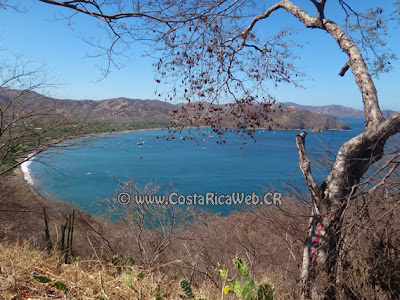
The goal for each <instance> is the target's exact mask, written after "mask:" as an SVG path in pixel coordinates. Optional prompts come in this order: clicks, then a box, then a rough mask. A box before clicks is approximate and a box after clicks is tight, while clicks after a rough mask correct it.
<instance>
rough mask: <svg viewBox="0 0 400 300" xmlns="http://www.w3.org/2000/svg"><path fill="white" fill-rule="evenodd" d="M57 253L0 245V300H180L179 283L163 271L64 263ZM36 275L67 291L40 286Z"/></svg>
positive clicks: (85, 262)
mask: <svg viewBox="0 0 400 300" xmlns="http://www.w3.org/2000/svg"><path fill="white" fill-rule="evenodd" d="M62 260H63V259H62V257H60V256H59V255H57V254H56V253H54V254H52V255H50V256H49V255H46V254H45V253H44V252H43V251H40V250H37V249H32V248H31V247H30V246H29V245H28V244H26V243H24V244H18V243H17V244H14V245H6V244H0V261H1V264H0V298H1V299H47V297H52V298H53V299H54V298H56V299H57V298H62V299H73V298H78V299H105V298H104V297H103V292H102V287H101V282H100V276H101V278H102V279H103V282H104V291H105V292H106V294H107V295H108V297H110V299H140V298H143V299H155V298H156V297H157V296H161V297H163V299H177V298H179V293H181V291H180V288H179V281H176V282H171V281H169V279H168V278H167V277H166V276H165V275H162V274H161V273H160V272H145V271H143V270H141V269H140V268H139V267H136V266H115V265H113V264H110V263H109V264H106V263H104V262H101V261H96V260H80V259H79V258H78V259H76V260H74V262H73V263H71V264H63V263H62ZM34 273H36V274H38V275H40V276H45V277H48V278H50V279H52V280H54V282H55V281H60V282H63V283H64V284H65V285H66V286H67V288H68V291H67V292H65V291H63V290H60V289H57V288H56V287H55V286H54V285H53V284H52V283H51V282H50V283H41V282H39V281H38V280H36V279H35V278H34V277H33V274H34Z"/></svg>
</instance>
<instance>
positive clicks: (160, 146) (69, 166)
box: [23, 119, 364, 214]
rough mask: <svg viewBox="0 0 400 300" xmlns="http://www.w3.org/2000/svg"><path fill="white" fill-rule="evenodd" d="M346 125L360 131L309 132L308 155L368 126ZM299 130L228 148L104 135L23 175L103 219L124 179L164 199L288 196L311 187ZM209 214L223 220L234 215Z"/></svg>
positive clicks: (156, 134)
mask: <svg viewBox="0 0 400 300" xmlns="http://www.w3.org/2000/svg"><path fill="white" fill-rule="evenodd" d="M344 121H345V122H347V123H348V124H349V125H351V126H352V127H353V130H351V131H327V132H324V133H313V132H309V133H308V135H307V138H306V150H307V154H308V155H309V156H311V155H314V154H318V153H324V152H325V149H328V150H329V151H330V152H331V153H333V154H335V153H336V152H337V150H338V149H339V147H340V145H341V144H342V143H343V142H345V141H347V140H348V139H350V138H351V137H353V136H355V135H357V134H359V133H360V132H362V130H363V126H364V120H360V119H344ZM299 132H301V131H296V130H290V131H283V130H274V131H268V130H257V131H256V133H255V134H254V139H252V138H250V137H247V138H246V139H243V138H242V137H239V136H236V135H235V134H233V133H229V134H227V136H226V137H225V140H226V144H224V145H223V146H221V145H220V144H218V143H217V141H218V137H217V136H216V134H213V133H209V132H206V133H205V135H203V133H202V131H201V132H198V133H197V134H196V137H197V140H196V141H195V142H193V141H191V140H189V139H186V138H185V137H188V136H190V135H189V133H188V132H187V131H183V132H182V134H181V135H175V139H174V140H171V139H166V138H163V136H164V135H167V134H168V132H167V131H162V130H147V131H137V132H129V133H118V134H110V135H102V136H99V137H96V138H95V139H93V140H92V141H91V143H90V144H89V145H82V146H73V147H70V148H69V149H61V150H59V151H58V152H54V151H49V152H47V153H46V152H45V153H44V154H42V155H39V156H38V157H35V158H34V159H33V161H30V162H28V165H24V166H23V169H24V172H25V176H26V178H27V180H28V182H29V181H33V182H34V185H35V187H36V188H37V189H38V190H39V191H40V192H41V193H44V194H48V195H52V196H54V197H55V198H57V199H60V200H62V201H65V202H70V203H73V204H75V205H77V206H78V207H79V208H81V209H84V210H87V211H89V212H91V213H99V212H100V213H101V209H102V208H101V207H99V206H98V204H97V202H98V201H97V200H101V199H104V198H111V197H115V195H116V193H117V192H118V191H119V190H118V184H117V180H127V179H128V178H132V179H134V180H136V181H137V182H138V184H139V186H144V185H145V184H146V183H148V182H154V183H156V184H158V185H160V186H161V189H160V191H159V192H158V193H160V194H163V193H167V192H168V191H169V190H170V188H169V186H173V189H174V190H175V191H176V192H177V193H178V194H182V195H193V194H195V193H196V194H199V195H205V194H206V193H211V192H212V193H218V194H219V195H221V194H222V195H223V194H231V193H233V192H235V193H245V194H251V193H253V192H254V193H257V194H260V195H263V193H264V192H265V191H270V190H271V191H272V189H274V191H282V192H283V193H284V189H283V187H284V185H285V182H287V181H288V180H292V181H293V182H294V184H296V185H297V186H299V187H301V188H304V179H303V177H302V174H301V172H300V170H299V167H298V155H297V150H296V142H295V136H296V134H298V133H299ZM138 143H139V145H138ZM141 143H143V144H142V145H140V144H141ZM314 167H315V165H314ZM313 173H314V175H315V177H316V178H317V180H323V178H324V176H325V175H326V171H324V170H321V169H317V168H314V169H313ZM30 183H32V182H30ZM204 208H207V209H210V210H211V211H213V212H221V213H223V214H225V213H227V212H228V211H229V210H230V209H232V208H230V207H226V206H205V207H204Z"/></svg>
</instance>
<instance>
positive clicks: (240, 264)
mask: <svg viewBox="0 0 400 300" xmlns="http://www.w3.org/2000/svg"><path fill="white" fill-rule="evenodd" d="M235 265H236V269H237V270H238V272H239V274H240V275H242V276H243V277H247V275H248V274H249V269H248V267H247V265H246V262H245V261H244V260H242V259H241V258H239V257H237V258H236V261H235Z"/></svg>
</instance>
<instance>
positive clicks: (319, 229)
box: [274, 0, 400, 299]
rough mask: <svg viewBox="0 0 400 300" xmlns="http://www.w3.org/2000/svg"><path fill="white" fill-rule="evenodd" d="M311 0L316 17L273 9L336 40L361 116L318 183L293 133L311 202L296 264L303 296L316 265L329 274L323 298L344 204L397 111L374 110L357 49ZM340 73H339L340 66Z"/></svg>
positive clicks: (393, 128) (398, 125)
mask: <svg viewBox="0 0 400 300" xmlns="http://www.w3.org/2000/svg"><path fill="white" fill-rule="evenodd" d="M312 2H313V3H314V4H315V5H316V7H317V11H318V16H317V17H315V18H314V17H311V16H310V15H309V14H307V13H306V12H305V11H304V10H302V9H300V8H299V7H298V6H296V5H295V4H293V3H292V2H290V1H287V0H282V1H280V2H279V3H278V4H277V5H276V6H275V7H274V10H276V9H278V8H283V9H285V10H286V11H287V12H289V13H291V14H292V15H293V16H295V17H296V18H298V19H299V20H300V21H302V22H303V23H304V25H305V26H306V27H310V28H319V29H322V30H325V31H326V32H328V33H329V34H330V35H331V36H332V37H333V38H334V39H335V40H336V41H337V43H338V45H339V47H340V49H341V50H342V51H343V52H345V53H346V54H347V55H348V57H349V60H348V62H347V63H346V65H347V66H349V67H350V69H351V71H352V73H353V75H354V78H355V80H356V83H357V85H358V86H359V89H360V92H361V95H362V99H363V104H364V115H365V120H366V126H365V131H364V132H363V133H361V134H360V135H358V136H356V137H354V138H352V139H351V140H349V141H347V142H346V143H344V144H343V145H342V147H341V148H340V150H339V152H338V154H337V156H336V159H335V162H334V164H333V167H332V169H331V172H330V174H329V175H328V177H327V178H326V179H325V181H324V183H323V184H322V185H321V186H318V185H317V184H316V183H315V181H314V179H313V177H312V175H311V170H310V162H309V160H308V159H307V157H306V154H305V135H306V133H305V132H304V133H302V134H299V135H298V136H297V137H296V144H297V149H298V154H299V161H300V169H301V170H302V172H303V174H304V177H305V179H306V183H307V186H308V188H309V190H310V192H311V197H312V201H313V209H312V215H311V219H310V229H309V235H308V237H307V241H306V245H305V249H304V253H303V266H302V269H301V282H302V293H301V294H302V299H310V298H315V297H316V295H313V292H312V290H313V288H312V283H313V281H314V276H315V274H316V273H315V271H316V270H315V269H316V268H318V269H323V270H325V272H326V274H327V278H328V279H329V287H328V288H327V290H326V292H325V293H324V295H323V297H324V298H326V299H335V298H336V296H337V288H338V286H337V284H336V283H337V282H338V272H339V270H338V266H339V265H340V262H339V253H340V249H341V246H342V245H341V243H342V241H341V238H342V236H341V229H342V223H343V218H342V217H343V213H344V209H345V207H346V204H347V203H348V201H350V200H351V198H352V197H353V196H354V193H355V189H354V187H355V186H356V185H357V184H358V183H359V181H360V179H361V177H362V176H363V174H365V172H366V171H367V170H368V168H369V167H370V166H371V165H372V164H373V163H375V162H376V161H378V160H380V159H381V157H382V155H383V149H384V146H385V143H386V141H387V140H388V138H389V137H391V136H392V135H394V134H396V133H398V132H400V113H397V114H395V115H393V116H392V117H390V118H388V119H387V120H384V118H383V116H382V113H381V111H380V109H379V103H378V96H377V91H376V89H375V85H374V82H373V80H372V78H371V76H370V74H369V72H368V70H367V67H366V64H365V61H364V59H363V56H362V54H361V52H360V50H359V48H358V47H357V45H356V44H355V43H354V42H353V41H352V40H351V39H350V38H349V37H348V36H347V35H346V33H345V32H344V31H343V29H342V28H341V27H340V26H338V25H337V24H336V23H334V22H332V21H331V20H328V19H326V18H324V14H323V10H324V5H325V2H326V1H324V0H321V1H319V2H318V1H312ZM341 73H342V74H341V75H344V73H345V71H344V72H343V71H342V72H341Z"/></svg>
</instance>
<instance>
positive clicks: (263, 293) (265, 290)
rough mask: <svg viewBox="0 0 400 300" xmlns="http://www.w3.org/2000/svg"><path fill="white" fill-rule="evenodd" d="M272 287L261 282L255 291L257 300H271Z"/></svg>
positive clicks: (272, 296) (272, 295)
mask: <svg viewBox="0 0 400 300" xmlns="http://www.w3.org/2000/svg"><path fill="white" fill-rule="evenodd" d="M273 299H274V289H273V288H272V287H271V286H270V285H269V284H268V283H265V284H262V285H261V286H260V287H259V288H258V291H257V300H273Z"/></svg>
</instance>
